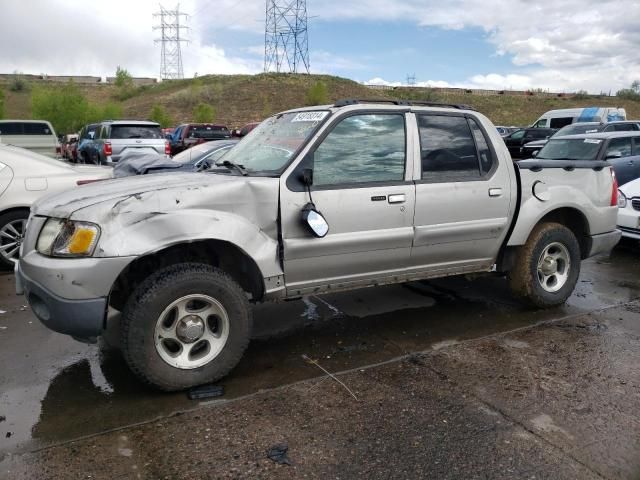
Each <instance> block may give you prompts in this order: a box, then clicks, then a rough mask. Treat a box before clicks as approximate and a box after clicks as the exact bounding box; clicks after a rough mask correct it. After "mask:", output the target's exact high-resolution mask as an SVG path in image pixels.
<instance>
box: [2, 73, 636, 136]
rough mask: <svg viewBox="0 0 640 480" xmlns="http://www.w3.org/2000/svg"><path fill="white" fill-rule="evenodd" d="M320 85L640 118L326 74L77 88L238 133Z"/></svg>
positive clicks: (497, 116)
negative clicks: (210, 117)
mask: <svg viewBox="0 0 640 480" xmlns="http://www.w3.org/2000/svg"><path fill="white" fill-rule="evenodd" d="M318 82H322V83H324V85H325V86H326V100H327V101H328V102H332V101H334V100H337V99H339V98H349V97H351V98H353V97H359V98H369V99H371V98H379V99H383V98H403V99H411V100H430V101H443V102H450V103H465V104H468V105H471V106H472V107H474V108H475V109H476V110H478V111H480V112H482V113H484V114H485V115H487V116H488V117H489V118H490V119H491V120H492V121H493V122H494V123H495V124H501V125H528V124H531V123H532V122H533V121H534V120H536V119H537V118H538V117H539V116H540V114H542V113H544V112H545V111H547V110H551V109H555V108H571V107H584V106H591V105H599V106H600V105H601V106H622V107H625V108H626V110H627V114H628V117H629V118H632V119H633V118H640V102H638V101H633V100H627V99H619V98H617V97H606V96H603V97H597V96H587V97H585V96H582V97H550V96H544V95H541V94H535V93H534V94H533V95H519V96H516V95H495V94H492V95H480V94H475V93H464V92H463V91H460V92H455V93H452V92H442V91H437V90H432V89H428V88H396V89H393V90H372V89H370V88H367V87H365V86H363V85H361V84H359V83H357V82H354V81H352V80H348V79H345V78H339V77H333V76H328V75H297V74H272V73H269V74H259V75H208V76H203V77H199V78H197V79H187V80H177V81H165V82H162V83H158V84H155V85H150V86H142V87H134V88H133V89H131V90H130V91H128V92H127V93H126V94H124V95H123V94H122V92H121V91H119V90H118V88H117V87H115V86H114V85H78V89H79V90H80V91H81V92H82V94H83V95H84V96H85V97H86V98H87V100H88V101H89V102H90V103H92V104H95V105H104V104H107V103H111V104H113V103H116V104H119V105H120V108H121V110H122V116H123V117H124V118H140V119H144V118H148V117H149V116H150V114H151V110H152V108H153V106H154V105H160V106H162V107H163V108H164V109H165V110H166V111H167V112H168V114H169V115H170V117H171V119H172V120H173V122H174V123H175V124H177V123H181V122H186V121H189V120H191V118H192V112H193V109H194V107H195V106H196V105H198V104H199V103H205V104H208V105H211V106H212V107H213V108H214V110H215V121H216V122H219V123H223V124H226V125H228V126H229V127H230V128H234V127H238V126H241V125H243V124H244V123H247V122H250V121H256V120H261V119H263V118H265V117H266V116H268V115H270V114H272V113H275V112H278V111H281V110H286V109H289V108H294V107H298V106H302V105H306V104H307V103H308V102H307V95H308V92H309V90H310V88H311V87H312V86H313V85H315V84H317V83H318ZM42 86H46V87H47V88H51V89H58V88H62V85H60V84H55V83H52V82H48V83H46V84H45V82H33V83H32V84H29V85H28V86H27V89H26V90H24V91H19V92H15V91H12V90H11V88H10V85H9V84H5V85H2V84H0V89H2V90H4V92H5V101H4V103H5V108H4V110H5V113H4V116H5V118H31V102H30V99H31V93H30V91H31V90H32V89H34V88H36V89H37V88H39V87H42Z"/></svg>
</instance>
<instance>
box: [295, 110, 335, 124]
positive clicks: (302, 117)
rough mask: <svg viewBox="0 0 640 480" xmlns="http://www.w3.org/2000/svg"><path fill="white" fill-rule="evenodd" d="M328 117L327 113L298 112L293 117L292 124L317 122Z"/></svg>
mask: <svg viewBox="0 0 640 480" xmlns="http://www.w3.org/2000/svg"><path fill="white" fill-rule="evenodd" d="M327 115H329V112H300V113H298V114H297V115H296V116H295V117H293V120H291V121H292V122H319V121H320V120H322V119H323V118H324V117H326V116H327Z"/></svg>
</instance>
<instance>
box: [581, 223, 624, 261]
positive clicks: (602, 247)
mask: <svg viewBox="0 0 640 480" xmlns="http://www.w3.org/2000/svg"><path fill="white" fill-rule="evenodd" d="M621 236H622V232H620V230H614V231H612V232H607V233H601V234H599V235H591V237H589V239H590V242H589V243H590V248H589V254H588V255H587V257H593V256H594V255H598V254H599V253H608V252H610V251H611V250H612V249H613V247H615V246H616V245H617V244H618V242H619V241H620V237H621Z"/></svg>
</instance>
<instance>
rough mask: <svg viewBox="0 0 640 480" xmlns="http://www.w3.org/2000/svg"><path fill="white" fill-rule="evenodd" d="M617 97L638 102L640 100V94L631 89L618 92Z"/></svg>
mask: <svg viewBox="0 0 640 480" xmlns="http://www.w3.org/2000/svg"><path fill="white" fill-rule="evenodd" d="M616 97H620V98H625V99H627V100H636V101H638V100H640V93H638V92H636V91H635V90H633V89H631V88H623V89H622V90H618V92H617V93H616Z"/></svg>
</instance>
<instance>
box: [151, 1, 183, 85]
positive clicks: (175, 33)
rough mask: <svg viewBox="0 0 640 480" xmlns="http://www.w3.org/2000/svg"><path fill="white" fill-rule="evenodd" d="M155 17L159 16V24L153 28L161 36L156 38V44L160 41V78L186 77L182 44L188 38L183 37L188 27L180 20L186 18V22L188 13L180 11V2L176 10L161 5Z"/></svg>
mask: <svg viewBox="0 0 640 480" xmlns="http://www.w3.org/2000/svg"><path fill="white" fill-rule="evenodd" d="M153 18H159V24H158V25H154V27H153V29H154V30H159V31H160V38H156V39H155V40H154V43H155V44H156V45H157V44H158V43H160V50H161V51H160V78H161V79H163V80H174V79H181V78H184V69H183V67H182V50H181V44H182V43H183V42H187V41H188V40H187V39H186V38H183V37H182V31H183V30H187V29H188V27H187V26H186V25H182V24H181V23H180V21H181V20H182V19H184V21H185V22H186V21H187V19H188V16H187V14H186V13H180V4H178V5H176V8H175V9H174V10H167V9H166V8H164V7H163V6H162V5H160V11H159V12H157V13H154V14H153Z"/></svg>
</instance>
